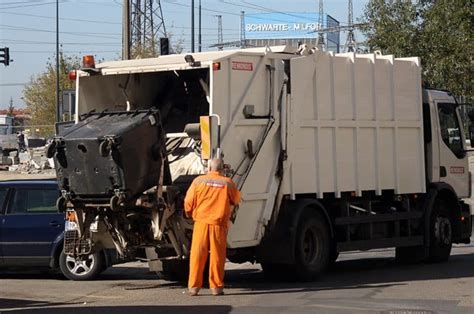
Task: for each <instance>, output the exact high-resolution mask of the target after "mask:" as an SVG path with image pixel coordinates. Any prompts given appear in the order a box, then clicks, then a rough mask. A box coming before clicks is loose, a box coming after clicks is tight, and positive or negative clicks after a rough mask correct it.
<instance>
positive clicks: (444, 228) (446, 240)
mask: <svg viewBox="0 0 474 314" xmlns="http://www.w3.org/2000/svg"><path fill="white" fill-rule="evenodd" d="M435 238H436V240H437V242H438V243H440V244H442V245H450V244H451V223H450V221H449V219H448V218H446V217H436V221H435Z"/></svg>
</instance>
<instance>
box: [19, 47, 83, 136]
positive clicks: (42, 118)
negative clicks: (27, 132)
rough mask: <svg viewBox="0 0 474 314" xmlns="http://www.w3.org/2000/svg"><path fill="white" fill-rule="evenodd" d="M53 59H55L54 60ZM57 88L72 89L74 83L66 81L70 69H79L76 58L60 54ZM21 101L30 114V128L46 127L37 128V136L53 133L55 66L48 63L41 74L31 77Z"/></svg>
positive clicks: (54, 119)
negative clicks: (23, 101)
mask: <svg viewBox="0 0 474 314" xmlns="http://www.w3.org/2000/svg"><path fill="white" fill-rule="evenodd" d="M54 59H55V58H54ZM59 60H60V62H59V78H60V79H59V86H60V91H62V90H67V89H74V82H72V81H70V80H69V79H68V73H69V71H70V70H72V69H78V68H79V67H80V63H79V58H78V57H67V56H64V55H63V54H62V53H61V54H60V59H59ZM23 99H24V100H25V103H26V106H27V108H28V110H29V111H30V112H31V121H30V123H29V124H30V125H31V126H39V125H42V126H47V127H41V128H39V130H40V131H39V132H38V133H37V134H39V135H42V136H49V135H52V134H53V133H54V123H55V121H56V64H55V62H54V64H53V63H52V62H51V61H49V62H48V63H47V64H46V69H45V71H44V72H43V73H41V74H39V75H37V76H33V77H32V78H31V79H30V82H29V83H28V84H27V85H26V86H25V88H24V89H23Z"/></svg>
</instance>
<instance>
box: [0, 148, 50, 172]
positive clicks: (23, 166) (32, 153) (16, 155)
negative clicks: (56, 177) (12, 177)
mask: <svg viewBox="0 0 474 314" xmlns="http://www.w3.org/2000/svg"><path fill="white" fill-rule="evenodd" d="M0 165H2V166H3V167H2V168H0V169H3V170H8V171H9V172H16V173H21V174H43V173H51V174H53V173H54V161H53V159H52V158H47V157H46V146H42V147H35V148H28V150H27V151H25V152H18V151H13V152H10V153H9V155H8V156H2V159H1V160H0Z"/></svg>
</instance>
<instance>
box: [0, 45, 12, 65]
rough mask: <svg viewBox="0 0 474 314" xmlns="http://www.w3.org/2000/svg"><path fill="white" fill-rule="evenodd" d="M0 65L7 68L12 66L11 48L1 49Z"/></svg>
mask: <svg viewBox="0 0 474 314" xmlns="http://www.w3.org/2000/svg"><path fill="white" fill-rule="evenodd" d="M0 63H3V64H4V65H5V66H7V65H10V48H8V47H4V48H0Z"/></svg>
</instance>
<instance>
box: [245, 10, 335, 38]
mask: <svg viewBox="0 0 474 314" xmlns="http://www.w3.org/2000/svg"><path fill="white" fill-rule="evenodd" d="M334 23H337V25H339V22H337V21H336V20H334V19H333V18H332V17H330V16H328V15H325V16H324V17H323V25H320V24H319V14H318V13H283V12H275V13H255V14H245V38H246V39H292V38H315V37H316V36H317V33H315V31H318V30H319V29H321V28H322V29H324V28H327V27H328V26H329V25H328V24H331V25H330V26H334V25H333V24H334ZM333 34H337V37H339V33H333Z"/></svg>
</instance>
